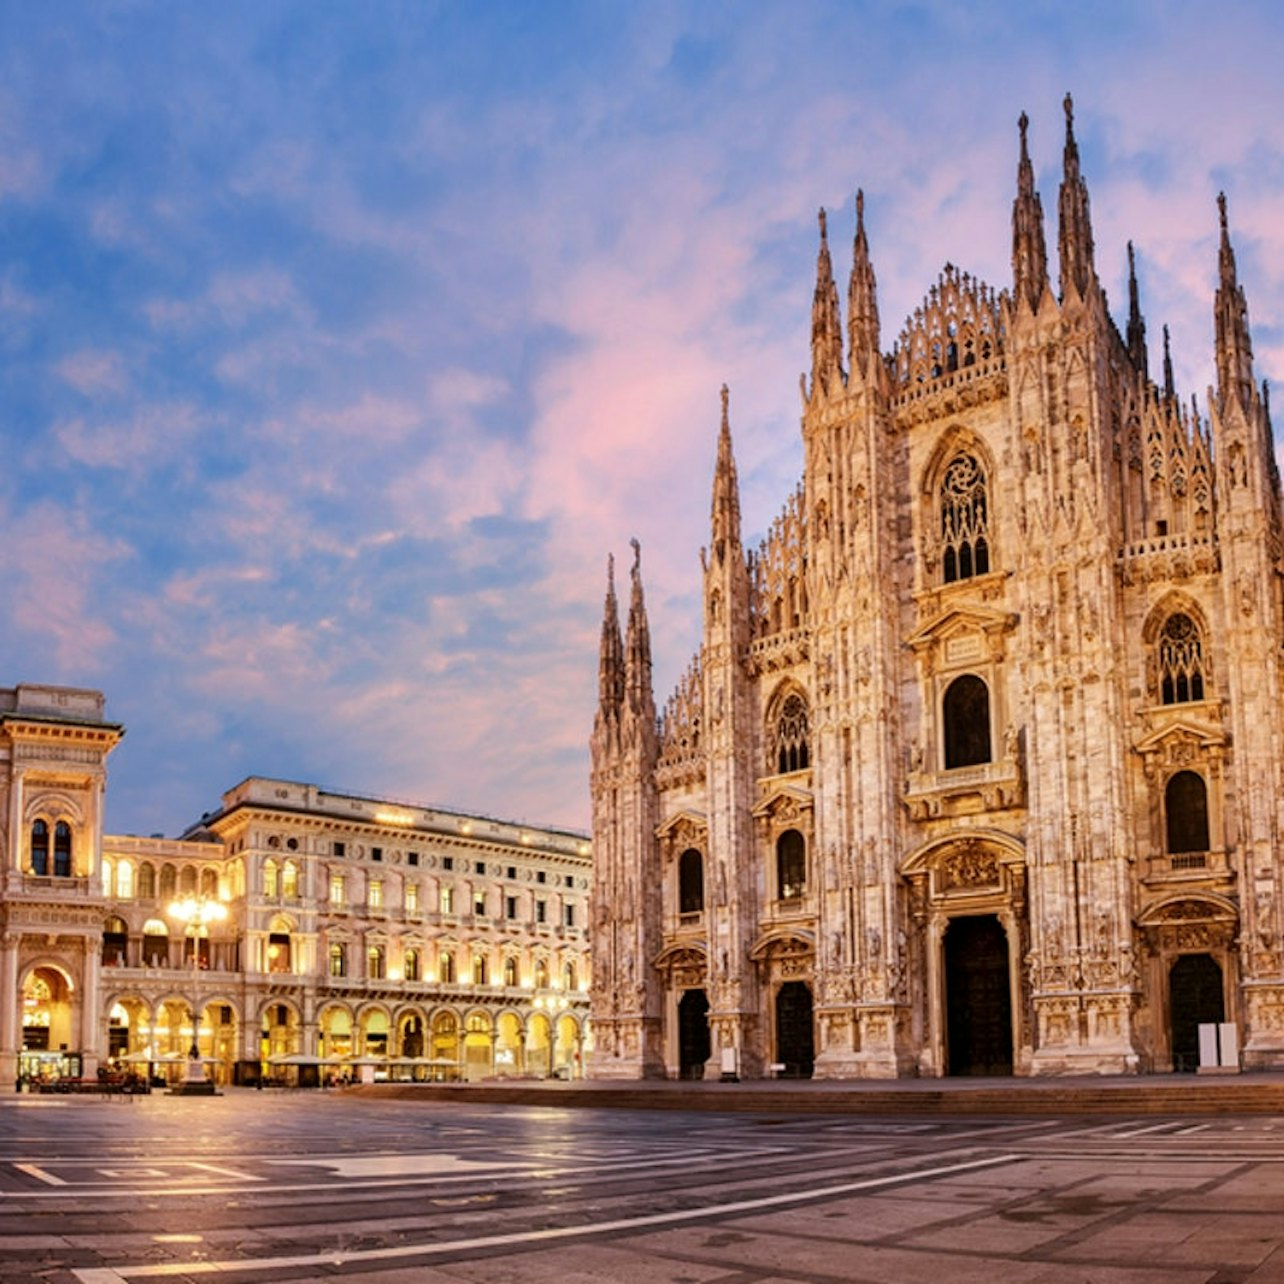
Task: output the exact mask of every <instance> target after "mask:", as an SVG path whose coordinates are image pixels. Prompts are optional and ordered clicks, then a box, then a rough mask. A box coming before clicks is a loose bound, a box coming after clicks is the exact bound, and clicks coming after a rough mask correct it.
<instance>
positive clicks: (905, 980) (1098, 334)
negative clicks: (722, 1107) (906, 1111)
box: [589, 98, 1284, 1078]
mask: <svg viewBox="0 0 1284 1284" xmlns="http://www.w3.org/2000/svg"><path fill="white" fill-rule="evenodd" d="M1065 115H1066V119H1065V146H1064V170H1063V174H1062V178H1061V184H1060V193H1059V199H1058V203H1057V212H1056V219H1057V246H1056V250H1057V260H1058V262H1057V267H1058V272H1057V281H1056V284H1055V287H1054V283H1053V280H1052V276H1051V272H1050V267H1049V261H1048V260H1049V253H1048V249H1047V245H1046V242H1045V230H1044V216H1043V210H1042V206H1041V202H1040V197H1039V194H1038V191H1037V190H1036V187H1035V181H1034V171H1033V167H1032V164H1031V161H1030V157H1029V153H1028V148H1027V139H1026V133H1027V121H1026V118H1025V117H1024V116H1023V117H1022V118H1021V122H1020V157H1019V162H1018V167H1017V190H1016V197H1015V201H1014V205H1013V213H1012V273H1013V276H1012V282H1011V285H1010V286H1009V287H1008V288H1006V289H1003V290H1001V291H996V290H994V289H991V288H990V287H988V286H987V285H985V284H983V283H982V282H981V281H979V280H977V279H975V278H974V277H972V276H970V275H968V274H967V273H966V272H962V271H960V270H958V269H956V268H955V267H953V266H951V265H947V266H946V268H945V270H944V272H943V273H942V275H941V276H940V278H939V280H938V281H937V282H936V284H934V285H932V286H931V288H930V289H929V291H928V293H927V296H926V298H925V300H924V302H923V304H922V306H921V307H919V308H918V309H917V310H916V311H915V312H914V313H913V315H912V316H911V317H910V318H909V319H908V320H907V322H906V325H905V328H904V329H903V331H902V332H901V334H900V336H899V338H898V339H897V340H896V343H895V345H894V346H893V347H892V349H891V351H890V353H888V352H885V351H884V350H883V348H882V346H881V342H880V331H879V317H878V305H877V296H876V290H875V278H874V269H873V265H872V258H871V252H870V246H869V241H868V238H867V235H866V229H865V226H864V216H863V208H862V198H861V196H860V195H859V194H858V195H857V198H856V230H855V244H854V251H853V265H852V271H851V277H850V281H849V284H848V290H847V306H846V328H845V330H844V326H843V323H842V309H841V308H840V303H839V294H838V289H837V286H836V284H835V280H834V275H833V269H832V265H831V260H830V254H829V248H828V244H827V239H826V226H825V215H824V213H823V211H822V213H821V218H820V250H819V256H818V264H817V279H816V289H815V296H814V303H813V309H812V341H811V372H810V376H809V377H805V378H804V384H803V412H802V436H803V446H804V470H803V477H802V481H801V484H800V485H799V487H798V489H797V491H796V493H795V494H793V495H792V496H790V497H789V499H788V501H787V503H786V504H785V506H784V509H783V511H782V512H781V513H780V515H779V517H778V518H777V519H776V520H775V522H774V523H773V525H772V526H771V528H770V530H769V533H768V535H767V537H766V539H765V540H764V541H763V542H762V544H761V547H759V548H757V549H753V550H750V549H746V548H745V547H744V545H743V544H742V541H741V521H740V508H739V497H738V486H737V478H736V468H735V462H734V458H733V452H732V440H731V430H730V426H729V416H728V398H727V393H726V390H725V389H724V390H723V411H722V422H721V427H720V430H719V433H718V438H717V458H716V465H715V470H714V481H713V503H712V528H711V533H710V542H709V545H708V547H707V548H706V549H705V550H703V552H702V555H701V567H702V573H703V626H702V640H701V644H700V648H699V651H698V654H697V655H696V657H695V658H694V660H693V661H692V664H691V666H690V668H689V669H688V671H687V672H686V674H685V675H684V677H683V678H682V680H681V681H680V682H679V684H678V687H677V689H676V691H675V692H674V693H673V695H672V696H671V698H669V699H668V701H667V702H666V703H665V704H664V706H663V708H662V709H660V710H657V707H656V704H655V702H654V698H653V694H652V679H651V659H650V641H649V635H648V625H647V617H646V609H645V603H644V599H643V589H642V579H641V572H640V558H639V556H638V555H637V552H636V547H635V557H634V562H633V567H632V572H631V582H630V585H629V594H628V596H629V603H628V611H627V622H626V626H625V628H624V629H621V626H620V609H619V606H618V605H617V598H616V590H615V584H614V576H613V574H612V576H611V580H610V584H609V588H608V593H607V598H606V606H605V613H604V621H603V627H602V641H601V656H600V699H599V707H598V711H597V716H596V720H595V724H594V729H593V734H592V794H593V846H594V864H595V870H594V893H593V905H592V915H593V922H592V937H591V940H592V949H593V963H594V967H593V981H592V992H591V1005H592V1017H593V1029H594V1049H593V1052H592V1055H591V1057H590V1062H589V1073H590V1075H592V1076H594V1077H598V1078H645V1077H658V1076H668V1077H689V1078H700V1077H717V1076H720V1075H723V1076H731V1075H736V1076H742V1077H758V1076H765V1075H769V1074H786V1075H802V1076H807V1075H814V1076H815V1077H818V1078H822V1077H823V1078H891V1077H900V1076H913V1075H923V1076H940V1075H950V1074H1016V1075H1056V1074H1068V1073H1132V1072H1164V1071H1171V1070H1183V1069H1194V1068H1195V1067H1196V1065H1197V1064H1198V1063H1199V1059H1200V1055H1201V1054H1200V1033H1199V1032H1200V1030H1201V1028H1202V1029H1203V1030H1204V1032H1205V1034H1204V1037H1205V1039H1206V1040H1207V1039H1208V1037H1209V1036H1208V1033H1207V1031H1208V1028H1209V1027H1215V1028H1216V1029H1217V1030H1218V1032H1219V1034H1220V1038H1221V1043H1220V1051H1219V1050H1218V1047H1217V1046H1215V1045H1209V1044H1207V1043H1206V1044H1205V1048H1204V1052H1203V1056H1204V1061H1205V1063H1207V1062H1208V1061H1209V1060H1211V1059H1212V1057H1213V1056H1214V1055H1216V1056H1219V1058H1220V1060H1221V1061H1222V1062H1223V1063H1229V1064H1232V1065H1242V1066H1244V1067H1247V1068H1253V1067H1266V1066H1279V1065H1284V950H1282V948H1281V911H1282V908H1284V907H1282V904H1281V892H1282V890H1284V889H1281V886H1280V882H1281V874H1282V873H1284V862H1282V861H1281V808H1280V800H1281V768H1282V766H1284V763H1282V761H1281V758H1282V755H1284V713H1282V711H1281V710H1282V702H1281V694H1282V693H1281V674H1280V654H1281V653H1280V647H1281V641H1282V640H1284V619H1282V600H1281V579H1280V573H1281V543H1280V535H1281V526H1280V522H1281V502H1280V484H1279V476H1278V472H1277V468H1276V462H1275V457H1274V443H1273V438H1272V430H1271V424H1270V415H1269V405H1268V401H1267V395H1266V390H1265V387H1264V385H1259V384H1258V383H1257V381H1256V376H1255V374H1254V369H1253V361H1252V348H1251V342H1250V332H1249V322H1248V311H1247V306H1246V303H1245V296H1244V292H1243V289H1242V288H1241V286H1240V283H1239V281H1238V278H1237V270H1236V263H1235V255H1234V251H1233V248H1232V244H1231V239H1230V233H1229V229H1228V219H1227V211H1226V204H1225V200H1224V198H1219V212H1220V224H1221V233H1220V250H1219V256H1218V264H1217V281H1218V283H1217V287H1216V293H1215V298H1214V321H1215V365H1216V377H1217V383H1216V387H1215V388H1212V389H1209V393H1208V397H1207V400H1206V402H1205V404H1204V406H1203V409H1202V411H1201V410H1200V409H1199V407H1198V405H1197V404H1196V403H1195V402H1194V400H1193V399H1192V400H1189V401H1187V400H1186V399H1184V398H1181V397H1179V396H1178V394H1177V391H1176V389H1175V387H1174V381H1173V374H1172V365H1171V361H1170V358H1169V353H1168V340H1167V332H1166V330H1165V333H1164V344H1163V362H1162V368H1161V370H1160V371H1159V372H1158V374H1157V377H1156V376H1155V375H1152V373H1151V371H1150V369H1149V363H1148V352H1147V342H1146V333H1145V322H1144V319H1143V316H1142V312H1141V308H1140V303H1139V299H1138V291H1137V283H1136V276H1135V272H1134V271H1133V270H1132V249H1131V245H1130V246H1129V261H1130V272H1129V286H1130V288H1129V296H1130V297H1129V301H1128V303H1129V307H1128V317H1127V322H1126V325H1125V327H1124V329H1123V330H1122V332H1121V330H1120V329H1119V328H1118V327H1117V325H1116V324H1115V322H1114V321H1113V320H1112V318H1111V316H1110V314H1109V311H1108V309H1107V302H1106V298H1105V294H1104V292H1103V290H1102V287H1101V284H1100V282H1099V280H1098V276H1097V270H1096V262H1095V251H1094V245H1093V234H1092V225H1091V220H1090V212H1089V200H1088V191H1087V187H1086V184H1085V181H1084V178H1083V176H1082V173H1081V170H1080V161H1079V153H1078V148H1077V145H1076V141H1075V137H1074V129H1073V115H1072V111H1071V104H1070V100H1069V98H1067V99H1066V103H1065ZM1210 1048H1211V1051H1210Z"/></svg>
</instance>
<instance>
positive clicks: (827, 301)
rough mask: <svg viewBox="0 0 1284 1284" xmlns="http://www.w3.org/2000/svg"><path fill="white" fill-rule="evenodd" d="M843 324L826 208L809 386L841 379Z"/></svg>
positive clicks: (828, 386) (827, 384)
mask: <svg viewBox="0 0 1284 1284" xmlns="http://www.w3.org/2000/svg"><path fill="white" fill-rule="evenodd" d="M842 360H843V327H842V322H841V321H840V320H839V317H838V287H837V286H835V285H834V265H833V263H832V262H831V261H830V258H829V236H828V233H827V232H826V230H825V211H824V210H823V209H822V210H821V211H820V251H819V252H818V254H817V255H816V293H815V296H814V297H813V299H812V304H811V386H812V393H813V395H814V394H815V391H816V389H817V388H820V389H822V390H823V391H825V392H828V391H829V390H830V389H831V388H834V387H837V386H838V384H839V383H840V382H841V381H842V373H843V371H842Z"/></svg>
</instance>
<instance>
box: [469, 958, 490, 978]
mask: <svg viewBox="0 0 1284 1284" xmlns="http://www.w3.org/2000/svg"><path fill="white" fill-rule="evenodd" d="M489 972H490V969H489V968H488V967H487V965H486V956H485V955H484V954H474V955H473V984H474V985H488V984H489V981H488V979H487V978H488V976H489Z"/></svg>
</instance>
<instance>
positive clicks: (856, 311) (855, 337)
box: [847, 188, 879, 373]
mask: <svg viewBox="0 0 1284 1284" xmlns="http://www.w3.org/2000/svg"><path fill="white" fill-rule="evenodd" d="M847 325H848V345H847V363H848V367H849V368H850V369H851V371H852V372H853V373H855V372H856V371H857V370H863V369H865V367H866V365H867V364H868V361H869V357H870V354H871V353H872V354H874V355H875V356H876V355H878V350H879V337H878V291H877V288H876V286H875V281H874V265H873V264H872V263H871V262H870V258H869V241H868V240H867V239H866V236H865V193H864V192H863V191H861V190H860V189H859V188H858V189H857V191H856V240H855V243H854V244H853V246H852V275H851V280H850V281H849V282H848V285H847Z"/></svg>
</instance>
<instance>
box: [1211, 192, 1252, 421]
mask: <svg viewBox="0 0 1284 1284" xmlns="http://www.w3.org/2000/svg"><path fill="white" fill-rule="evenodd" d="M1217 214H1218V219H1219V221H1220V223H1221V244H1220V246H1219V247H1218V252H1217V294H1216V295H1215V297H1214V300H1213V321H1214V325H1215V330H1216V348H1217V400H1218V402H1219V403H1220V404H1221V406H1222V408H1223V409H1225V407H1226V406H1227V405H1228V404H1229V403H1230V402H1231V401H1232V400H1234V401H1237V402H1238V403H1239V404H1240V405H1241V406H1242V407H1243V408H1244V410H1245V411H1247V410H1248V407H1249V406H1250V405H1251V403H1252V400H1253V340H1252V336H1251V335H1250V334H1249V329H1248V303H1247V301H1246V300H1245V298H1244V291H1243V288H1242V287H1241V286H1240V284H1239V278H1238V276H1237V274H1236V270H1235V251H1234V249H1233V248H1232V246H1231V239H1230V223H1229V220H1228V219H1227V217H1226V193H1225V192H1218V193H1217Z"/></svg>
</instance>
